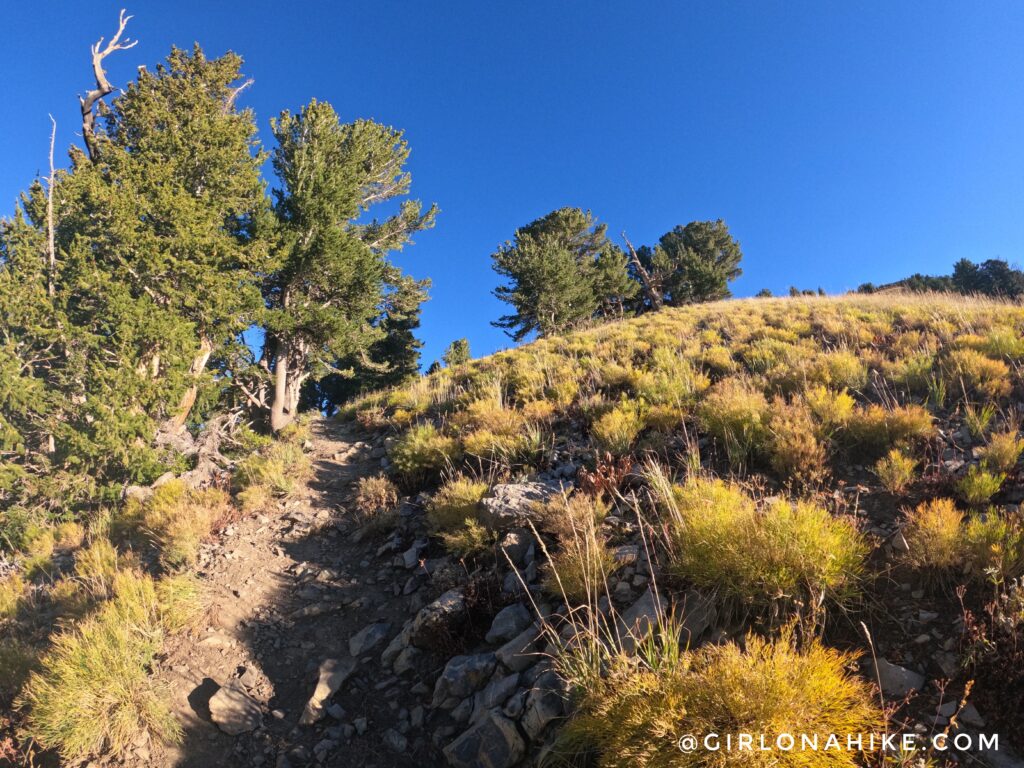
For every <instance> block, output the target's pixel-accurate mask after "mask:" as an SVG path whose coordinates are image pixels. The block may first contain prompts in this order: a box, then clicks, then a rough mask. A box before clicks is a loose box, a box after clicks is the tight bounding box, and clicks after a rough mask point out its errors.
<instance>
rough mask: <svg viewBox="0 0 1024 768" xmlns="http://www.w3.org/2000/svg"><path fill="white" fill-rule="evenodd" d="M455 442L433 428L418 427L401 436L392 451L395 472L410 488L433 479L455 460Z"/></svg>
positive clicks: (457, 448) (456, 453)
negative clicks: (417, 483)
mask: <svg viewBox="0 0 1024 768" xmlns="http://www.w3.org/2000/svg"><path fill="white" fill-rule="evenodd" d="M458 454H459V445H458V442H457V441H456V440H455V438H452V437H448V436H446V435H443V434H441V433H440V432H438V430H437V428H436V427H434V425H433V424H420V425H419V426H416V427H412V428H411V429H410V430H408V431H407V432H406V433H405V434H403V435H402V436H401V437H400V438H399V439H398V440H397V441H396V442H395V444H394V445H393V446H392V448H391V461H392V463H393V464H394V467H395V470H396V471H397V472H399V473H400V474H401V475H402V476H403V478H404V479H405V480H406V481H407V482H409V483H410V484H413V483H415V482H417V481H426V480H429V479H433V478H435V477H437V476H438V475H440V474H441V472H442V471H443V470H444V469H445V468H446V467H448V466H449V465H450V464H452V463H454V462H455V461H456V459H457V458H458Z"/></svg>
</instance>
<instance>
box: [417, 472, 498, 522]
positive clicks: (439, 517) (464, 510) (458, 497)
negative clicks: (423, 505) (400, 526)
mask: <svg viewBox="0 0 1024 768" xmlns="http://www.w3.org/2000/svg"><path fill="white" fill-rule="evenodd" d="M488 490H489V488H488V485H487V483H484V482H481V481H478V480H471V479H470V478H468V477H456V478H454V479H452V480H449V481H448V482H447V483H445V484H444V485H442V486H441V487H440V488H439V489H438V491H437V493H435V494H434V498H433V499H431V500H430V505H429V506H428V507H427V522H428V523H430V527H431V528H432V529H433V530H434V531H437V532H451V531H454V530H456V529H459V528H461V527H463V526H464V525H465V524H466V521H468V520H472V521H474V522H479V520H478V517H479V513H480V502H481V501H482V500H483V498H484V496H486V495H487V491H488Z"/></svg>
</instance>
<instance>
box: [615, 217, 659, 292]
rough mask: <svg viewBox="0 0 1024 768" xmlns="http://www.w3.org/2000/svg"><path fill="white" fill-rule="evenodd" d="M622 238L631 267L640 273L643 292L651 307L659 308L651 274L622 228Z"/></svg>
mask: <svg viewBox="0 0 1024 768" xmlns="http://www.w3.org/2000/svg"><path fill="white" fill-rule="evenodd" d="M622 239H623V240H625V241H626V247H627V248H629V260H630V261H631V262H633V267H634V268H635V269H636V273H637V274H638V275H640V282H641V283H642V284H643V288H644V293H645V294H647V300H648V301H649V302H651V309H661V295H660V294H659V293H658V291H656V290H654V286H653V285H651V276H650V274H648V272H647V270H646V269H644V265H643V264H642V263H641V262H640V257H639V256H638V255H637V253H636V248H634V247H633V244H632V243H631V242H629V238H628V237H626V232H625V230H623V232H622Z"/></svg>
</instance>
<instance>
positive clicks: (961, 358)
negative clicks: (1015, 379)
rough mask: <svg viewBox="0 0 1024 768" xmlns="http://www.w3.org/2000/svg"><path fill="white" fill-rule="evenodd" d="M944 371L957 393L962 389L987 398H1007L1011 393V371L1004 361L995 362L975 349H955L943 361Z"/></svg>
mask: <svg viewBox="0 0 1024 768" xmlns="http://www.w3.org/2000/svg"><path fill="white" fill-rule="evenodd" d="M943 371H944V374H945V377H946V379H947V381H949V382H950V383H951V384H952V385H953V387H954V390H955V391H959V390H960V389H961V387H962V388H963V389H966V390H967V391H968V392H975V393H978V394H981V395H985V396H986V397H991V398H997V397H1005V396H1006V395H1008V394H1009V393H1010V389H1011V388H1012V382H1011V381H1010V369H1009V366H1007V365H1006V363H1004V362H1003V361H1002V360H993V359H992V358H990V357H986V356H985V355H983V354H982V353H981V352H978V351H977V350H974V349H954V350H953V351H951V352H950V353H949V355H948V356H947V357H946V359H945V360H944V361H943Z"/></svg>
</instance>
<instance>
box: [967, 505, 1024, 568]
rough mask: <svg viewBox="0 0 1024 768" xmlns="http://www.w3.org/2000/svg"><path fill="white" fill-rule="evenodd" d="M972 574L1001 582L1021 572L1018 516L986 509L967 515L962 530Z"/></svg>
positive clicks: (1023, 549)
mask: <svg viewBox="0 0 1024 768" xmlns="http://www.w3.org/2000/svg"><path fill="white" fill-rule="evenodd" d="M963 540H964V547H965V549H966V552H967V555H966V559H967V561H968V563H969V565H970V570H971V572H972V574H973V575H974V576H975V577H976V578H979V579H982V578H987V579H988V580H989V581H992V582H994V583H995V584H998V585H1002V584H1005V583H1007V582H1009V581H1010V580H1012V579H1017V578H1020V577H1021V576H1024V528H1022V526H1021V521H1020V516H1019V515H1016V516H1014V517H1010V516H1007V515H1000V514H999V513H998V512H996V510H994V509H990V510H989V511H988V512H986V513H977V514H974V515H971V516H970V518H969V519H968V520H967V524H966V526H965V527H964V531H963Z"/></svg>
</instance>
